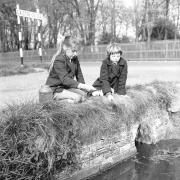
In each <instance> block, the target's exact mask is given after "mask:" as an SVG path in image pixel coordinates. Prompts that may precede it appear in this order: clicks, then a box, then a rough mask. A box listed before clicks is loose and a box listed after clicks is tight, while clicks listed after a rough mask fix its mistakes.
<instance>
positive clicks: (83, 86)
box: [78, 83, 96, 92]
mask: <svg viewBox="0 0 180 180" xmlns="http://www.w3.org/2000/svg"><path fill="white" fill-rule="evenodd" d="M78 89H83V90H86V91H88V92H89V91H95V90H96V88H94V87H93V86H91V85H88V84H82V83H79V85H78Z"/></svg>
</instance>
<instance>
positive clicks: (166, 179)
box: [90, 140, 180, 180]
mask: <svg viewBox="0 0 180 180" xmlns="http://www.w3.org/2000/svg"><path fill="white" fill-rule="evenodd" d="M137 151H138V153H137V154H136V156H135V157H133V158H131V159H128V160H126V161H124V162H123V163H121V164H118V165H116V166H115V167H113V168H112V169H109V170H107V171H105V172H102V173H101V174H99V175H97V176H96V177H92V178H90V180H180V140H168V141H160V142H159V143H158V144H156V145H146V144H137Z"/></svg>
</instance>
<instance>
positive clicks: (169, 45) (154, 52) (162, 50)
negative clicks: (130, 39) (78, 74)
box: [0, 40, 180, 62]
mask: <svg viewBox="0 0 180 180" xmlns="http://www.w3.org/2000/svg"><path fill="white" fill-rule="evenodd" d="M121 47H122V50H123V56H124V57H125V58H126V59H128V60H130V61H142V60H143V61H164V60H168V61H180V40H176V41H175V40H172V41H170V40H165V41H153V42H150V43H147V42H138V43H129V44H121ZM55 51H56V50H55V49H45V50H44V51H43V60H44V61H46V62H47V61H49V60H50V59H51V57H52V55H53V54H54V53H55ZM105 57H106V45H98V46H85V47H82V49H81V50H80V55H79V59H80V60H81V61H100V60H102V59H104V58H105ZM24 59H25V62H26V61H38V60H39V56H38V51H37V50H31V51H24ZM18 60H19V52H9V53H0V62H7V61H10V62H12V61H18ZM39 61H40V60H39Z"/></svg>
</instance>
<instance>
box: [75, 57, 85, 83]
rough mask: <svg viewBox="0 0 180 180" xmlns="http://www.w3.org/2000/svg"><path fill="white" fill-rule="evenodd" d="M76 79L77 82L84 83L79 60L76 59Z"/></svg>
mask: <svg viewBox="0 0 180 180" xmlns="http://www.w3.org/2000/svg"><path fill="white" fill-rule="evenodd" d="M76 79H77V81H78V82H79V83H83V84H85V81H84V77H83V74H82V70H81V66H80V63H79V61H78V60H77V72H76Z"/></svg>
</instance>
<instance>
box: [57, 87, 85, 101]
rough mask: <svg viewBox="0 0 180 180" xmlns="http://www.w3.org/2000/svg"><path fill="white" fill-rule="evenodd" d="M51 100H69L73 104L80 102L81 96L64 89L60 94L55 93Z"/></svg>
mask: <svg viewBox="0 0 180 180" xmlns="http://www.w3.org/2000/svg"><path fill="white" fill-rule="evenodd" d="M53 98H54V99H55V100H71V101H74V102H80V101H81V99H82V96H81V95H80V94H78V93H75V92H71V91H69V90H66V89H64V90H63V91H62V92H60V93H55V94H54V97H53Z"/></svg>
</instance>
